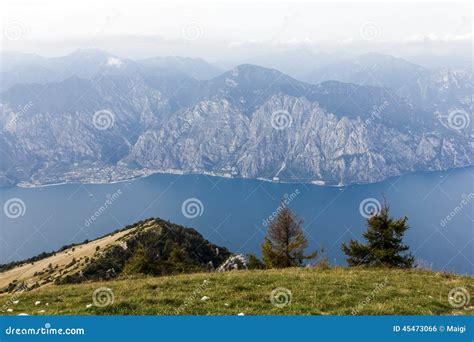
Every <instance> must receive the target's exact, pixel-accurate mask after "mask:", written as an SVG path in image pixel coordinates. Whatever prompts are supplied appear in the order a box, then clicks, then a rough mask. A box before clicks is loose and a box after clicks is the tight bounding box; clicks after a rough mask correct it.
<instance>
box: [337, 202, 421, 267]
mask: <svg viewBox="0 0 474 342" xmlns="http://www.w3.org/2000/svg"><path fill="white" fill-rule="evenodd" d="M407 220H408V218H407V217H404V218H401V219H393V218H392V217H390V215H389V206H388V205H387V203H385V204H384V206H383V207H382V209H381V210H380V212H379V213H377V214H375V215H372V216H371V217H369V218H368V219H367V231H366V232H365V233H364V234H363V237H364V238H365V239H366V240H367V243H366V244H362V243H360V242H358V241H355V240H351V241H349V243H348V244H345V243H343V244H342V251H343V252H344V253H345V254H346V255H347V256H348V258H347V263H348V264H349V266H357V265H366V266H387V267H400V268H411V267H413V262H414V258H413V256H412V255H411V253H409V252H407V251H408V249H409V247H408V246H406V245H404V244H403V243H402V239H403V235H404V234H405V231H406V230H407V229H408V225H407Z"/></svg>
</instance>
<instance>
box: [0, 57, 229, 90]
mask: <svg viewBox="0 0 474 342" xmlns="http://www.w3.org/2000/svg"><path fill="white" fill-rule="evenodd" d="M1 59H2V62H1V64H0V81H1V82H0V84H1V86H0V91H5V90H7V89H8V88H10V87H11V86H13V85H15V84H22V83H27V84H28V83H39V84H46V83H50V82H61V81H64V80H66V79H68V78H71V77H79V78H84V79H93V78H97V77H100V76H109V75H122V76H131V75H135V74H141V75H144V76H145V75H146V76H153V75H162V74H167V75H172V74H174V75H180V74H181V75H182V76H187V77H190V78H196V79H210V78H212V77H215V76H217V75H218V74H220V73H221V71H220V70H219V69H218V68H217V67H214V66H212V65H211V64H209V63H207V62H206V61H204V60H203V59H200V58H184V57H155V58H148V59H143V60H138V61H132V60H130V59H124V58H120V57H118V56H116V55H113V54H110V53H108V52H105V51H101V50H95V49H81V50H76V51H74V52H72V53H70V54H68V55H65V56H60V57H51V58H45V57H41V56H38V55H33V54H22V53H17V52H3V53H2V55H1Z"/></svg>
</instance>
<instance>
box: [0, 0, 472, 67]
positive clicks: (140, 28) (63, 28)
mask: <svg viewBox="0 0 474 342" xmlns="http://www.w3.org/2000/svg"><path fill="white" fill-rule="evenodd" d="M472 10H473V9H472V4H471V1H458V2H456V1H444V2H443V1H421V0H418V1H408V0H399V1H396V2H390V1H383V0H378V1H366V2H359V1H358V2H355V1H352V2H335V1H301V0H293V1H279V0H273V1H270V0H268V1H267V0H254V1H250V0H239V1H234V0H223V1H216V0H214V1H210V0H206V1H197V0H194V1H192V0H173V1H156V0H155V1H151V0H133V1H131V0H129V1H124V0H115V1H112V0H81V1H61V0H42V1H41V0H2V1H1V2H0V12H1V13H2V17H1V19H0V20H1V24H2V28H3V35H2V43H1V49H2V50H14V51H22V52H31V53H38V54H41V55H44V56H56V55H63V54H66V53H69V52H71V51H73V50H75V49H78V48H104V49H107V50H108V51H109V52H113V53H117V54H118V55H121V56H123V57H129V58H142V57H150V56H155V55H185V56H192V57H204V58H206V59H208V60H219V59H231V58H242V57H243V56H248V55H252V54H253V55H259V54H263V53H265V52H268V51H280V50H289V49H302V48H304V49H310V50H312V51H320V50H324V51H328V50H351V51H359V50H360V51H365V50H377V51H381V52H387V53H390V52H392V53H393V52H397V51H400V50H402V51H404V53H405V54H410V53H411V54H421V53H426V52H427V51H428V52H429V53H437V54H443V53H459V52H461V53H464V54H465V53H469V54H471V53H472V37H473V35H472V28H473V21H472Z"/></svg>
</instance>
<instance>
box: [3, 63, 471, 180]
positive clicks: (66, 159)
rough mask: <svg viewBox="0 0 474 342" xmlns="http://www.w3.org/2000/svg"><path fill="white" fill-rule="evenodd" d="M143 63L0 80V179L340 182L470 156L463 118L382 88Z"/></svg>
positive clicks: (259, 71) (249, 70)
mask: <svg viewBox="0 0 474 342" xmlns="http://www.w3.org/2000/svg"><path fill="white" fill-rule="evenodd" d="M155 71H156V72H150V73H142V72H141V71H137V72H131V73H130V74H128V73H126V74H115V73H110V74H106V75H104V74H101V75H99V76H96V77H94V78H88V79H82V78H78V77H77V76H73V77H71V78H68V79H66V80H63V81H60V82H52V83H48V84H16V85H14V86H12V87H10V88H9V89H8V90H7V91H4V92H3V93H2V103H1V109H2V110H1V112H0V125H1V127H2V130H1V132H0V142H1V153H2V158H1V160H0V184H1V185H14V184H21V185H39V184H48V183H57V182H70V181H80V182H110V181H116V180H121V179H129V178H132V177H135V176H139V175H147V174H150V173H153V172H199V173H210V174H216V175H225V176H230V175H232V176H238V177H247V178H265V179H273V180H283V181H300V182H317V183H325V184H350V183H357V182H376V181H380V180H383V179H385V178H388V177H392V176H397V175H400V174H403V173H406V172H412V171H423V170H424V171H428V170H446V169H449V168H453V167H463V166H467V165H472V163H473V160H474V151H473V150H474V149H473V143H472V139H471V136H470V134H472V132H471V131H470V130H469V129H470V127H463V129H462V130H458V129H457V128H456V129H453V127H450V126H449V125H446V123H445V122H443V120H440V119H439V117H438V116H437V115H435V113H434V112H433V111H432V110H433V108H434V107H432V106H425V105H424V102H423V101H421V102H415V101H414V99H410V98H409V97H401V96H399V95H397V94H396V93H395V92H394V91H392V90H390V89H387V88H384V87H375V86H368V85H362V86H361V85H356V84H350V83H342V82H338V81H327V82H323V83H320V84H317V85H313V84H309V83H304V82H300V81H297V80H295V79H293V78H291V77H290V76H287V75H286V74H284V73H281V72H280V71H278V70H275V69H267V68H262V67H259V66H255V65H250V64H245V65H241V66H238V67H236V68H234V69H232V70H230V71H228V72H225V73H223V74H221V75H219V76H217V77H215V78H213V79H210V80H197V79H195V78H192V77H189V76H187V75H185V74H183V73H181V72H175V71H173V70H165V71H163V70H158V69H156V70H155ZM462 80H463V79H461V81H462ZM427 82H429V81H427ZM447 84H448V86H449V87H452V86H453V84H452V83H447ZM462 89H468V86H467V85H463V88H462ZM453 91H454V90H453ZM466 91H467V90H466ZM456 92H457V90H456ZM413 96H416V95H413ZM417 99H418V98H417ZM433 100H434V101H435V102H436V99H433ZM438 100H439V99H438ZM440 100H442V99H440ZM440 105H441V104H440Z"/></svg>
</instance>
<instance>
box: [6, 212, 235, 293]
mask: <svg viewBox="0 0 474 342" xmlns="http://www.w3.org/2000/svg"><path fill="white" fill-rule="evenodd" d="M229 256H230V253H229V251H228V250H227V249H226V248H224V247H220V246H216V245H214V244H212V243H210V242H209V241H207V240H205V239H204V238H203V237H202V236H201V235H200V234H199V233H198V232H197V231H196V230H194V229H192V228H185V227H182V226H179V225H176V224H173V223H170V222H168V221H164V220H161V219H158V218H151V219H148V220H144V221H140V222H138V223H136V224H134V225H130V226H127V227H125V228H124V229H121V230H117V231H115V232H113V233H111V234H109V235H106V236H103V237H101V238H98V239H96V240H93V241H85V242H84V243H82V244H74V245H70V246H64V247H63V248H61V249H60V250H58V251H56V252H52V253H42V254H40V255H39V256H36V257H33V258H30V259H28V260H23V261H18V262H13V263H11V264H6V265H0V272H2V277H1V280H0V289H1V290H2V292H14V291H15V290H17V289H18V288H22V287H23V286H24V285H26V286H28V288H29V289H32V288H36V287H39V286H43V285H47V284H51V283H53V282H54V283H55V284H63V283H80V282H84V281H87V280H107V279H112V278H115V277H117V276H119V275H133V274H148V275H155V276H158V275H169V274H177V273H190V272H199V271H206V270H208V269H209V268H211V269H214V268H217V267H218V266H219V265H221V264H222V263H223V262H224V261H225V260H226V259H227V258H228V257H229Z"/></svg>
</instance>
